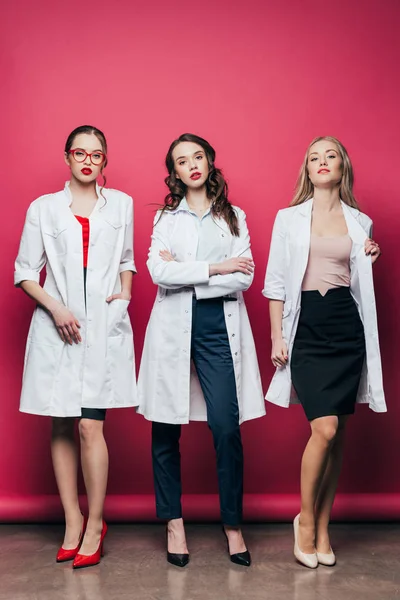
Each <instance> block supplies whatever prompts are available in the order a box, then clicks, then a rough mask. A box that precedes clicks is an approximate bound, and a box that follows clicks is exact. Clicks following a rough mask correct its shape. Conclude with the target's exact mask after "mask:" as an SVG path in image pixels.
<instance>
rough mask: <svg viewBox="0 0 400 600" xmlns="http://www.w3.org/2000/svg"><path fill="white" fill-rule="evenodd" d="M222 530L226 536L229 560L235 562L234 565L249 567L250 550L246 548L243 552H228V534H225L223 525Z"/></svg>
mask: <svg viewBox="0 0 400 600" xmlns="http://www.w3.org/2000/svg"><path fill="white" fill-rule="evenodd" d="M222 531H223V533H224V535H225V538H226V544H227V546H228V554H229V557H230V559H231V561H232V562H233V563H235V565H241V566H242V567H249V566H250V565H251V556H250V552H249V551H248V550H245V551H244V552H237V553H236V554H230V552H229V540H228V536H227V535H226V531H225V527H224V526H222Z"/></svg>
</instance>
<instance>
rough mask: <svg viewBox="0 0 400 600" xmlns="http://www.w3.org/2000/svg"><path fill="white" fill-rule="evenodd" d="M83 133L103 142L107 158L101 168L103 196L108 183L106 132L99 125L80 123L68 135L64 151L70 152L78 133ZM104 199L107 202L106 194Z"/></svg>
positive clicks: (102, 145)
mask: <svg viewBox="0 0 400 600" xmlns="http://www.w3.org/2000/svg"><path fill="white" fill-rule="evenodd" d="M81 133H87V134H89V135H95V136H96V137H97V139H98V140H99V142H100V144H101V148H102V150H103V152H104V154H105V160H104V162H103V164H102V165H101V169H100V173H101V176H102V178H103V184H102V186H101V188H100V194H101V195H102V196H103V189H104V188H105V187H106V183H107V178H106V176H105V175H104V173H103V171H104V169H105V168H106V166H107V140H106V136H105V135H104V133H103V132H102V131H100V129H97V127H93V125H80V126H79V127H76V128H75V129H74V130H73V131H71V133H70V134H69V136H68V137H67V141H66V142H65V148H64V152H65V153H66V154H68V152H69V151H70V150H71V148H72V146H73V143H74V140H75V138H76V136H77V135H80V134H81ZM103 198H104V200H105V201H106V202H107V200H106V198H105V196H103Z"/></svg>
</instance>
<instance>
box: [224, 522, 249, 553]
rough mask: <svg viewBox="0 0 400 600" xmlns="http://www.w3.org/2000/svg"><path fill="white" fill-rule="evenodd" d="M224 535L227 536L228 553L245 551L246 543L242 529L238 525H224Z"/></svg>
mask: <svg viewBox="0 0 400 600" xmlns="http://www.w3.org/2000/svg"><path fill="white" fill-rule="evenodd" d="M224 529H225V533H226V537H227V538H228V544H229V554H237V553H238V552H245V551H246V550H247V548H246V544H245V543H244V539H243V535H242V530H241V529H240V527H231V526H230V525H224Z"/></svg>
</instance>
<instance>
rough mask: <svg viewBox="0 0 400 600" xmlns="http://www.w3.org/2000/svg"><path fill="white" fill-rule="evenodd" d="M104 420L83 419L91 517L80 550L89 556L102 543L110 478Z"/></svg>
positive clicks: (84, 467)
mask: <svg viewBox="0 0 400 600" xmlns="http://www.w3.org/2000/svg"><path fill="white" fill-rule="evenodd" d="M103 424H104V423H103V421H95V420H94V419H81V420H80V422H79V434H80V439H81V461H82V471H83V477H84V480H85V486H86V493H87V497H88V505H89V520H88V524H87V529H86V533H85V537H84V538H83V543H82V546H81V549H80V551H79V552H80V554H83V555H85V556H90V555H91V554H94V552H96V550H97V548H98V545H99V543H100V535H101V530H102V525H103V507H104V500H105V496H106V489H107V478H108V450H107V445H106V441H105V439H104V435H103Z"/></svg>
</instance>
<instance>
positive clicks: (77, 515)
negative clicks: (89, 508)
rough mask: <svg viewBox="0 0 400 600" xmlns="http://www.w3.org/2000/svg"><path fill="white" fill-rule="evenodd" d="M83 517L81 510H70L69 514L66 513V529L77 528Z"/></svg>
mask: <svg viewBox="0 0 400 600" xmlns="http://www.w3.org/2000/svg"><path fill="white" fill-rule="evenodd" d="M82 521H83V515H82V513H81V511H80V509H79V507H78V508H77V509H76V510H70V511H68V513H65V525H66V527H76V525H77V524H78V523H82Z"/></svg>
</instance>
